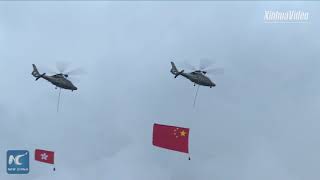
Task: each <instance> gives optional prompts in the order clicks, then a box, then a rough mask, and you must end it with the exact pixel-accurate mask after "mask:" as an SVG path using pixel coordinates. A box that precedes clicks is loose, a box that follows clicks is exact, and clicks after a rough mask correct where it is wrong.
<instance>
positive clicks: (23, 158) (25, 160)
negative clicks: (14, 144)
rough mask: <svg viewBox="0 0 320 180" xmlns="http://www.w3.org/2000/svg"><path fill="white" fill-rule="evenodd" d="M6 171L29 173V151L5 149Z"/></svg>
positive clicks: (9, 172)
mask: <svg viewBox="0 0 320 180" xmlns="http://www.w3.org/2000/svg"><path fill="white" fill-rule="evenodd" d="M7 173H8V174H28V173H29V151H27V150H8V151H7Z"/></svg>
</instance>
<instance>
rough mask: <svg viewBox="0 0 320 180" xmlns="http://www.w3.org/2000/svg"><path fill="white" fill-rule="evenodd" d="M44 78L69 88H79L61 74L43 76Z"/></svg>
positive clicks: (60, 86) (61, 86) (58, 85)
mask: <svg viewBox="0 0 320 180" xmlns="http://www.w3.org/2000/svg"><path fill="white" fill-rule="evenodd" d="M42 78H43V79H45V80H47V81H49V82H51V83H52V84H53V85H55V86H57V87H59V88H63V89H69V90H72V91H74V90H77V89H78V88H77V87H76V86H74V85H73V84H72V82H71V81H70V80H68V79H66V78H65V77H63V76H61V75H53V76H47V75H44V76H42Z"/></svg>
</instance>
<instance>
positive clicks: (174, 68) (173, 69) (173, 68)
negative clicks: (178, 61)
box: [170, 62, 184, 78]
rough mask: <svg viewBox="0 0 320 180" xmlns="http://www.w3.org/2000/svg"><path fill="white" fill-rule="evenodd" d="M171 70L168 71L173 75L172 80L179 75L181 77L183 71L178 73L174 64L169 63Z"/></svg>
mask: <svg viewBox="0 0 320 180" xmlns="http://www.w3.org/2000/svg"><path fill="white" fill-rule="evenodd" d="M171 66H172V67H171V70H170V72H171V73H172V74H173V75H175V76H174V78H177V77H178V76H179V75H181V74H182V73H183V72H184V70H182V71H180V72H179V71H178V69H177V67H176V65H175V64H174V62H171Z"/></svg>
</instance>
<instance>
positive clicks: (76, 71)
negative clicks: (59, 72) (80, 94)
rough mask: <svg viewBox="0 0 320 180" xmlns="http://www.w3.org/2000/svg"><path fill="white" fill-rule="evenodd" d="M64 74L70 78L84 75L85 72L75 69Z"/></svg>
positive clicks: (81, 69)
mask: <svg viewBox="0 0 320 180" xmlns="http://www.w3.org/2000/svg"><path fill="white" fill-rule="evenodd" d="M65 74H67V75H71V76H74V75H82V74H86V71H85V70H84V69H83V68H76V69H73V70H70V71H68V72H66V73H65Z"/></svg>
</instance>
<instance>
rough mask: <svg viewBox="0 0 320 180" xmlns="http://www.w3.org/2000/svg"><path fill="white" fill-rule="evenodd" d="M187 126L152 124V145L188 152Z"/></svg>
mask: <svg viewBox="0 0 320 180" xmlns="http://www.w3.org/2000/svg"><path fill="white" fill-rule="evenodd" d="M188 143H189V128H182V127H176V126H167V125H161V124H154V125H153V140H152V144H153V145H154V146H158V147H162V148H165V149H170V150H174V151H179V152H184V153H189V145H188Z"/></svg>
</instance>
